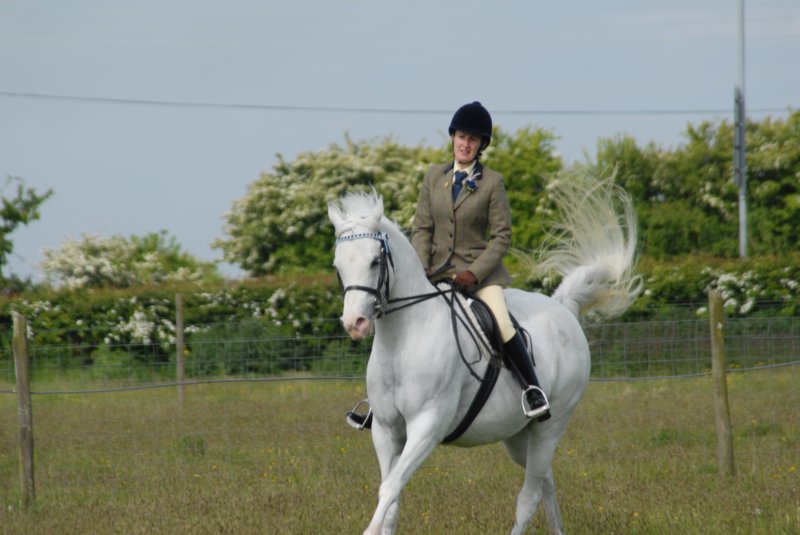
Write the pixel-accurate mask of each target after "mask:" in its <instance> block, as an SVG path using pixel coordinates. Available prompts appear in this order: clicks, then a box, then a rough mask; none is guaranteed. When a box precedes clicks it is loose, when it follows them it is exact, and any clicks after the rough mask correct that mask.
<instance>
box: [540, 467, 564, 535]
mask: <svg viewBox="0 0 800 535" xmlns="http://www.w3.org/2000/svg"><path fill="white" fill-rule="evenodd" d="M542 507H543V508H544V517H545V520H546V521H547V529H548V530H549V531H550V533H551V534H552V535H562V534H563V533H564V532H563V524H562V523H561V508H559V507H558V500H557V499H556V481H555V479H554V478H553V467H552V466H551V467H550V469H549V470H548V471H547V475H546V476H545V477H544V481H542Z"/></svg>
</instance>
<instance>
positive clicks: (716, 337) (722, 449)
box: [708, 290, 736, 476]
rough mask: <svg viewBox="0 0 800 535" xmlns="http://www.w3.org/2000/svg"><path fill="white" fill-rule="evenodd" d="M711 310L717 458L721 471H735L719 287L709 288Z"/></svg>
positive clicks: (731, 473) (712, 374)
mask: <svg viewBox="0 0 800 535" xmlns="http://www.w3.org/2000/svg"><path fill="white" fill-rule="evenodd" d="M708 305H709V307H708V310H709V316H710V321H711V382H712V383H713V389H714V421H715V422H716V428H717V462H718V463H719V470H720V473H721V474H723V475H726V476H732V475H734V474H735V472H736V471H735V468H734V465H733V438H732V434H731V414H730V408H729V405H728V382H727V380H728V377H727V373H726V364H725V336H724V334H723V329H724V326H725V319H724V316H723V311H722V296H721V295H720V294H719V292H717V291H716V290H709V292H708Z"/></svg>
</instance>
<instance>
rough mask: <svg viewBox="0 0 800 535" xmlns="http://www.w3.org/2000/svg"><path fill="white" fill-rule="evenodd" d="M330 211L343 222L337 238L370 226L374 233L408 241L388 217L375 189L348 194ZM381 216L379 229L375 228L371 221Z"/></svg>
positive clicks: (338, 227) (331, 206)
mask: <svg viewBox="0 0 800 535" xmlns="http://www.w3.org/2000/svg"><path fill="white" fill-rule="evenodd" d="M328 206H329V209H330V210H332V211H335V212H336V213H338V216H339V218H340V220H341V222H340V224H339V225H338V226H337V227H336V236H339V235H341V234H343V233H345V232H351V231H355V230H356V229H360V230H363V229H364V227H365V225H369V226H370V227H371V228H370V229H369V230H370V231H372V232H376V231H379V230H381V231H384V232H386V233H387V234H390V235H392V236H398V235H399V236H402V237H403V238H404V239H407V238H406V236H405V234H404V233H403V230H402V229H401V228H400V226H399V225H398V224H397V223H395V222H394V221H392V220H391V219H389V218H388V217H386V215H385V214H384V212H383V197H382V196H381V195H379V194H378V192H376V191H375V190H374V189H373V190H371V191H370V192H360V191H353V192H349V193H346V194H345V195H343V196H342V197H340V198H339V199H338V200H337V201H335V202H332V203H330V204H329V205H328ZM378 214H380V219H379V220H378V221H379V224H378V227H377V228H375V227H374V223H373V222H372V221H371V220H376V217H377V216H378Z"/></svg>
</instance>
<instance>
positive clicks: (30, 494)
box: [11, 312, 36, 509]
mask: <svg viewBox="0 0 800 535" xmlns="http://www.w3.org/2000/svg"><path fill="white" fill-rule="evenodd" d="M12 317H13V323H14V333H13V337H12V343H11V345H12V347H13V352H14V369H15V373H16V377H17V403H18V408H17V413H18V415H19V484H20V498H19V506H20V508H21V509H27V508H28V507H29V506H30V505H32V504H33V502H34V500H35V499H36V487H35V480H34V475H33V407H32V405H31V382H30V373H29V369H28V338H27V337H28V326H27V322H26V320H25V316H23V315H22V314H20V313H18V312H14V313H13V314H12Z"/></svg>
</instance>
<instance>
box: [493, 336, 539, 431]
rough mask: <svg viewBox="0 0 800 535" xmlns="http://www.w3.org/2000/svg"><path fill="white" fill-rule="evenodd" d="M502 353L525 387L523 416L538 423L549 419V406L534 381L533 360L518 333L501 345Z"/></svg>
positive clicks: (537, 383) (536, 382)
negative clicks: (503, 352)
mask: <svg viewBox="0 0 800 535" xmlns="http://www.w3.org/2000/svg"><path fill="white" fill-rule="evenodd" d="M503 351H505V354H506V356H507V357H508V358H509V360H511V363H512V364H513V365H514V368H516V370H517V371H518V372H519V375H520V376H521V377H520V380H521V382H522V383H523V384H524V385H527V386H523V390H524V391H523V396H524V397H525V400H526V401H527V402H528V406H527V407H526V406H525V402H523V403H522V409H523V410H524V411H525V416H527V417H528V418H536V419H537V420H538V421H540V422H543V421H545V420H547V419H548V418H550V404H549V403H548V402H547V397H546V396H545V395H544V391H542V389H541V387H540V386H539V380H538V379H536V372H535V371H534V369H533V360H531V357H530V355H528V350H527V348H526V347H525V342H523V340H522V336H521V335H520V334H519V331H517V332H516V333H515V334H514V338H512V339H511V340H509V341H508V342H505V343H504V344H503Z"/></svg>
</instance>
